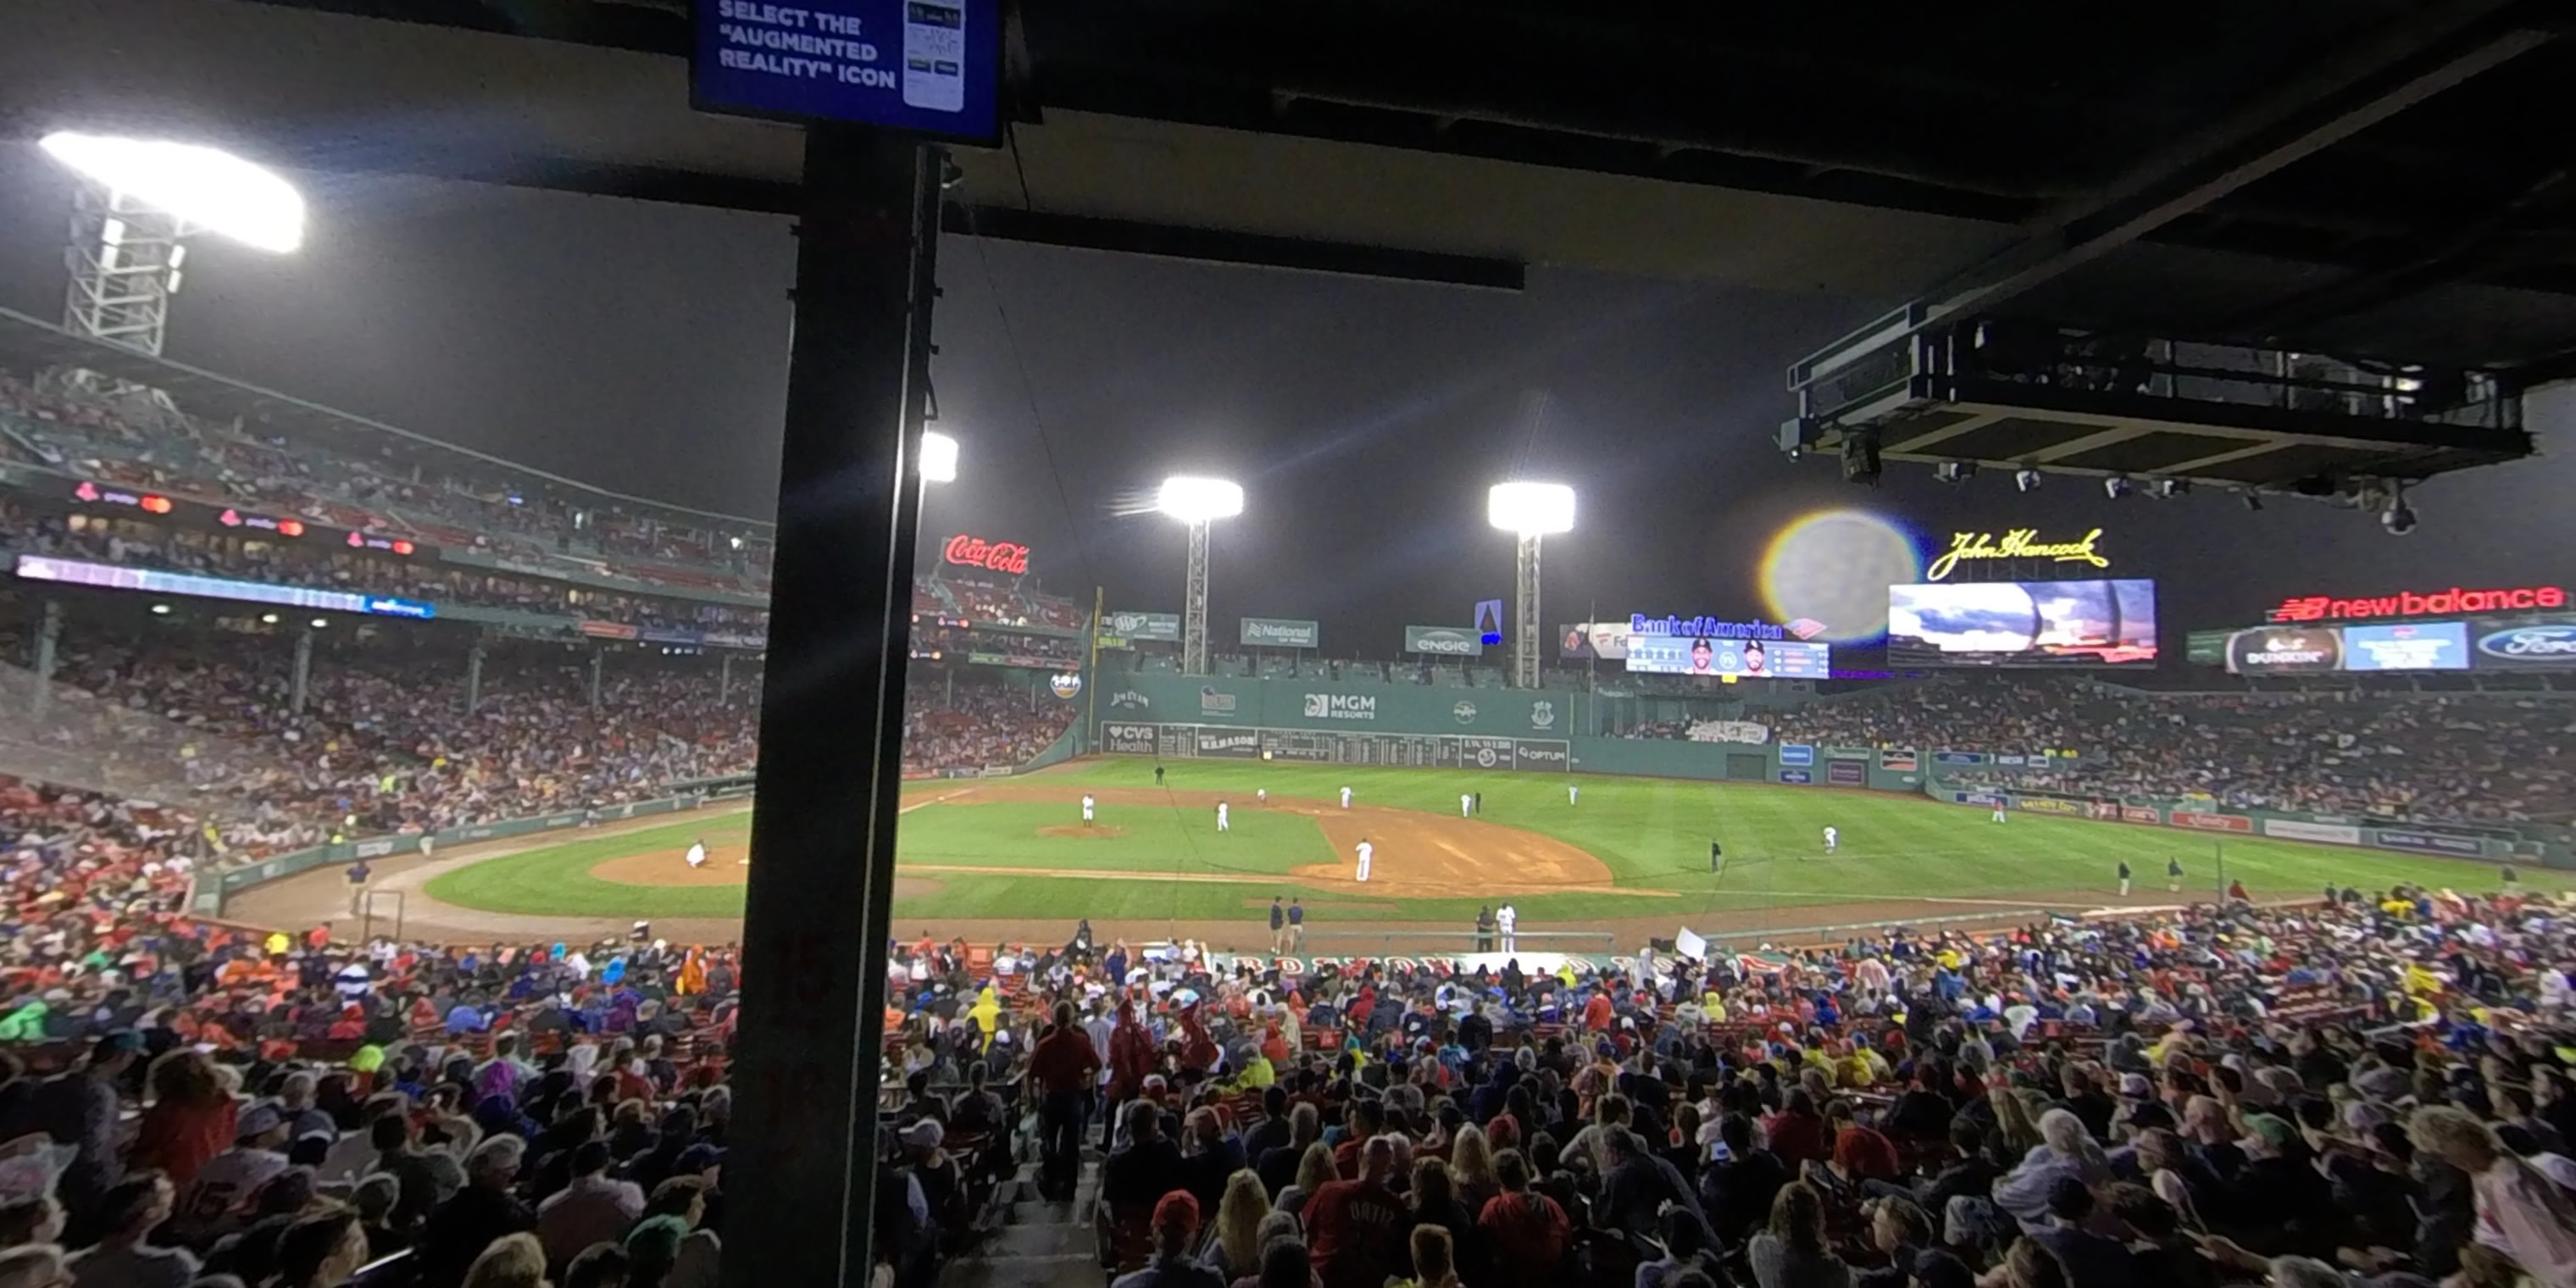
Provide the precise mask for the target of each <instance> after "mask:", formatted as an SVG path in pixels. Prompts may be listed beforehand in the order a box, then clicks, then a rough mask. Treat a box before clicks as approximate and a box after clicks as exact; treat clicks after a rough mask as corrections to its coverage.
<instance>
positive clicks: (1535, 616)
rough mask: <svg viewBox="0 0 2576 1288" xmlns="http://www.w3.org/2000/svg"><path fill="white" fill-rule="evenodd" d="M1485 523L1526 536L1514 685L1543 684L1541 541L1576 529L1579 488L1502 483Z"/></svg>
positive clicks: (1515, 575) (1517, 576) (1516, 564)
mask: <svg viewBox="0 0 2576 1288" xmlns="http://www.w3.org/2000/svg"><path fill="white" fill-rule="evenodd" d="M1485 522H1487V523H1490V524H1492V525H1494V526H1495V527H1497V528H1500V529H1502V530H1503V531H1505V532H1508V533H1511V534H1512V535H1513V536H1515V537H1518V538H1520V549H1519V554H1518V557H1517V558H1516V559H1515V560H1514V561H1513V568H1512V638H1511V645H1512V687H1514V688H1519V689H1535V688H1537V687H1538V683H1539V652H1538V647H1539V641H1540V640H1541V639H1542V638H1545V636H1544V635H1543V634H1542V633H1541V632H1540V630H1539V625H1538V623H1539V603H1538V547H1539V538H1541V537H1545V536H1550V535H1553V534H1556V533H1560V532H1572V531H1574V489H1573V488H1570V487H1567V486H1566V485H1564V484H1562V483H1497V484H1495V485H1494V487H1493V490H1492V491H1490V492H1487V493H1486V494H1485Z"/></svg>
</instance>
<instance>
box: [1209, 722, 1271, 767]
mask: <svg viewBox="0 0 2576 1288" xmlns="http://www.w3.org/2000/svg"><path fill="white" fill-rule="evenodd" d="M1199 754H1200V755H1202V756H1222V757H1225V758H1226V759H1229V760H1252V759H1255V758H1257V757H1259V756H1260V754H1261V734H1260V733H1259V732H1258V731H1256V730H1252V729H1201V730H1199Z"/></svg>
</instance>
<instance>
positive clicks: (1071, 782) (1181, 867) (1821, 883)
mask: <svg viewBox="0 0 2576 1288" xmlns="http://www.w3.org/2000/svg"><path fill="white" fill-rule="evenodd" d="M1166 768H1167V770H1168V780H1167V785H1168V786H1169V787H1170V788H1171V789H1173V790H1175V791H1187V792H1209V791H1214V792H1229V793H1235V794H1238V795H1240V796H1247V797H1248V796H1250V795H1251V794H1252V792H1253V791H1254V790H1255V789H1257V788H1266V789H1268V790H1269V792H1270V794H1271V796H1272V797H1273V798H1274V799H1276V798H1289V797H1303V798H1310V799H1315V800H1331V799H1333V798H1334V797H1335V795H1336V794H1337V792H1338V790H1339V789H1340V788H1341V787H1342V786H1344V785H1346V784H1347V785H1348V786H1349V787H1351V788H1352V790H1353V791H1354V793H1356V796H1357V799H1358V800H1359V801H1360V802H1362V803H1365V804H1369V805H1377V806H1389V807H1395V808H1405V809H1419V810H1423V811H1426V812H1430V813H1435V814H1441V815H1444V816H1445V815H1447V814H1448V813H1449V812H1450V811H1452V810H1455V809H1456V808H1457V802H1458V796H1459V794H1460V793H1462V792H1482V793H1484V796H1485V812H1484V820H1485V821H1486V822H1488V823H1493V824H1499V825H1502V826H1506V827H1516V828H1522V829H1525V830H1528V831H1531V832H1537V833H1541V834H1544V835H1547V836H1552V837H1556V838H1558V839H1561V840H1564V841H1567V842H1569V843H1571V844H1573V845H1576V846H1579V847H1581V848H1582V849H1584V850H1586V851H1589V852H1590V853H1592V854H1593V855H1595V856H1596V857H1598V858H1599V859H1600V860H1601V861H1602V862H1603V863H1604V864H1605V865H1607V866H1608V868H1609V869H1610V872H1611V874H1612V878H1613V881H1614V883H1615V884H1618V885H1622V886H1631V887H1639V888H1646V889H1658V890H1670V891H1673V892H1675V893H1676V894H1677V895H1678V896H1679V897H1677V898H1675V899H1672V900H1668V901H1665V900H1657V901H1648V900H1641V899H1635V898H1622V897H1618V896H1611V895H1599V894H1591V895H1585V894H1565V895H1531V896H1526V897H1518V898H1515V899H1514V900H1513V902H1514V903H1515V904H1516V905H1517V906H1518V907H1519V908H1520V910H1521V913H1522V915H1523V917H1524V918H1525V919H1526V920H1528V921H1530V922H1532V923H1537V922H1541V921H1548V922H1557V923H1560V924H1561V923H1564V922H1569V921H1599V920H1605V919H1609V918H1614V917H1617V918H1628V917H1638V916H1656V917H1662V916H1667V915H1669V916H1670V917H1672V918H1673V919H1674V920H1675V921H1676V922H1677V923H1678V922H1680V921H1683V920H1686V919H1687V918H1688V917H1690V916H1691V915H1692V914H1694V913H1697V912H1700V911H1703V910H1708V909H1744V908H1780V909H1783V910H1784V912H1783V914H1782V915H1783V918H1784V924H1787V923H1788V922H1796V921H1800V920H1814V919H1815V918H1814V917H1812V916H1809V917H1806V918H1803V919H1802V918H1799V917H1796V916H1793V915H1791V914H1790V913H1789V912H1787V911H1786V910H1789V909H1794V908H1797V907H1801V906H1813V905H1821V904H1831V903H1844V902H1852V901H1856V900H1868V899H1909V898H1923V897H1948V898H1985V897H1996V896H2018V895H2029V896H2034V897H2047V896H2055V897H2056V898H2058V899H2067V900H2076V901H2082V900H2089V899H2092V898H2095V897H2102V898H2105V899H2107V897H2108V896H2109V895H2110V893H2111V892H2112V891H2113V890H2115V889H2116V888H2117V881H2116V878H2115V876H2114V869H2115V866H2116V864H2117V863H2118V862H2119V861H2120V860H2122V859H2126V860H2127V861H2128V863H2129V865H2130V867H2131V868H2132V869H2134V870H2135V872H2136V875H2137V880H2138V889H2139V890H2140V892H2141V893H2142V894H2154V895H2161V894H2162V893H2163V886H2164V880H2165V877H2164V872H2165V861H2166V860H2167V858H2169V857H2171V858H2179V859H2180V860H2181V861H2182V864H2183V866H2184V869H2185V871H2186V874H2187V875H2186V878H2185V885H2184V890H2185V893H2186V894H2196V895H2201V896H2207V895H2209V894H2211V893H2213V892H2215V891H2216V890H2217V889H2218V888H2219V887H2220V885H2221V883H2222V882H2221V877H2220V866H2221V862H2222V855H2223V863H2224V870H2225V876H2226V878H2228V879H2237V880H2242V881H2244V882H2245V883H2246V885H2247V886H2248V887H2250V888H2251V889H2252V890H2253V891H2254V893H2255V894H2256V895H2257V896H2258V897H2286V896H2295V895H2305V894H2310V893H2313V892H2315V891H2318V890H2321V889H2323V888H2324V886H2325V885H2326V884H2327V882H2329V881H2332V882H2335V883H2337V884H2349V885H2355V886H2359V887H2361V888H2363V889H2373V888H2378V887H2384V886H2386V885H2388V884H2390V883H2391V882H2396V881H2417V882H2423V883H2426V884H2431V885H2437V886H2439V885H2459V886H2462V887H2466V888H2483V887H2485V886H2487V885H2489V884H2491V883H2492V880H2493V869H2492V868H2489V867H2487V866H2485V865H2482V864H2477V863H2472V862H2466V861H2460V860H2445V859H2432V858H2413V857H2407V856H2402V855H2395V854H2385V853H2379V852H2376V851H2367V850H2356V849H2350V848H2345V847H2340V846H2327V845H2311V844H2303V843H2299V842H2291V841H2278V840H2271V839H2267V838H2256V837H2227V838H2224V839H2223V840H2222V839H2221V838H2218V837H2215V836H2212V835H2209V834H2203V833H2193V832H2187V831H2182V830H2179V829H2169V828H2150V827H2131V826H2125V825H2120V824H2110V823H2096V822H2091V821H2088V820H2082V819H2066V818H2048V817H2041V816H2037V815H2029V814H2016V815H2014V816H2013V819H2012V821H2011V822H2010V823H2007V824H2003V825H2000V826H1999V825H1996V824H1994V823H1991V822H1989V821H1988V818H1987V813H1986V811H1984V810H1982V809H1975V808H1969V807H1964V806H1955V805H1941V804H1936V803H1934V802H1931V801H1929V800H1926V799H1923V798H1921V797H1913V796H1900V795H1894V794H1889V793H1875V792H1863V791H1837V790H1829V789H1824V788H1802V787H1779V786H1770V785H1766V784H1752V783H1709V782H1697V781H1688V780H1677V779H1654V778H1624V777H1577V778H1574V779H1572V780H1571V781H1573V782H1574V783H1576V784H1579V785H1580V787H1581V789H1582V800H1581V803H1580V804H1579V805H1569V804H1568V803H1567V802H1566V794H1565V789H1566V784H1567V782H1568V781H1569V780H1568V779H1565V778H1562V777H1558V776H1553V775H1531V774H1516V773H1505V772H1490V773H1488V772H1474V771H1455V770H1420V769H1379V768H1362V767H1338V766H1316V765H1282V764H1260V763H1250V762H1244V763H1236V762H1215V761H1176V762H1169V763H1168V764H1167V766H1166ZM1035 781H1039V782H1053V783H1063V784H1065V785H1066V786H1067V787H1069V788H1072V787H1079V786H1081V785H1085V784H1096V785H1101V786H1118V787H1151V786H1152V785H1153V766H1152V763H1151V762H1149V761H1143V760H1120V759H1111V760H1097V761H1087V762H1083V763H1081V764H1077V765H1074V766H1071V767H1069V768H1067V769H1065V770H1062V771H1059V772H1056V773H1050V774H1048V775H1046V776H1045V777H1043V778H1041V779H1037V780H1035ZM955 786H956V785H955V784H953V783H942V784H920V785H916V786H915V787H914V788H911V789H908V794H909V795H912V796H914V797H915V798H916V800H917V798H918V796H919V795H921V794H923V793H928V792H938V791H941V790H953V789H954V787H955ZM1100 821H1101V822H1102V823H1103V824H1105V825H1109V826H1114V827H1116V828H1119V829H1121V834H1120V835H1118V836H1114V837H1096V836H1070V837H1069V836H1043V835H1039V834H1038V833H1039V829H1040V828H1044V827H1057V826H1062V825H1066V824H1068V823H1077V822H1078V817H1077V816H1075V815H1073V814H1072V813H1071V811H1070V810H1069V808H1068V807H1067V806H1063V805H1048V804H1029V803H1005V802H987V803H980V804H979V803H971V802H962V801H961V802H958V803H955V804H949V803H944V802H943V803H939V804H928V805H922V806H921V807H920V808H914V809H911V810H909V812H907V813H906V814H905V815H904V817H903V821H902V824H901V832H900V833H899V848H900V853H901V855H902V858H903V860H904V861H905V862H909V863H923V864H939V865H942V866H951V867H954V866H971V867H978V868H990V869H992V872H991V874H990V875H986V874H982V873H961V872H953V871H945V872H937V873H926V874H922V875H924V876H927V877H928V878H930V880H931V881H933V882H935V883H936V885H935V887H934V888H927V889H925V890H924V891H922V892H920V893H914V894H909V895H907V896H906V897H904V898H902V899H899V900H897V902H896V905H895V913H894V915H895V918H896V920H897V921H898V922H902V921H909V920H913V919H921V920H925V921H929V920H942V919H950V918H960V917H1044V918H1055V919H1065V918H1071V917H1075V916H1087V917H1091V918H1094V919H1101V920H1106V919H1119V918H1135V919H1159V918H1178V919H1186V920H1210V919H1246V918H1250V917H1254V916H1257V915H1259V908H1260V906H1261V905H1263V904H1266V903H1267V902H1268V900H1269V899H1270V897H1271V896H1272V895H1274V894H1281V893H1290V894H1294V893H1299V892H1300V891H1299V888H1297V887H1293V886H1290V885H1287V884H1284V883H1282V882H1279V881H1277V880H1275V879H1273V878H1271V877H1269V876H1266V875H1264V874H1268V873H1277V872H1284V871H1285V870H1287V869H1288V868H1290V867H1292V866H1296V865H1299V864H1305V863H1317V862H1332V861H1336V860H1337V859H1338V858H1340V857H1341V856H1339V855H1337V854H1335V853H1334V852H1333V851H1332V849H1331V848H1330V847H1329V846H1328V845H1326V843H1325V842H1324V839H1323V836H1322V834H1321V832H1320V831H1319V830H1317V829H1316V827H1315V826H1314V823H1313V821H1312V820H1311V819H1309V818H1306V817H1303V816H1298V815H1290V814H1283V813H1267V812H1264V811H1260V810H1254V809H1238V810H1236V811H1235V812H1234V820H1233V829H1232V834H1231V835H1230V836H1228V837H1227V838H1226V841H1225V845H1224V849H1223V851H1222V858H1221V859H1220V858H1218V857H1216V856H1215V855H1214V854H1212V853H1211V851H1212V849H1213V847H1214V844H1215V837H1214V827H1215V821H1214V819H1213V817H1211V816H1210V815H1209V812H1208V811H1206V810H1204V809H1201V808H1198V807H1196V806H1190V807H1177V806H1176V807H1138V806H1123V805H1122V806H1103V808H1102V810H1101V816H1100ZM1827 825H1831V826H1833V827H1836V828H1838V829H1840V831H1841V841H1842V844H1841V847H1840V851H1839V853H1837V854H1836V855H1834V856H1833V857H1832V858H1830V859H1829V858H1827V857H1825V855H1824V853H1823V849H1824V846H1823V841H1822V831H1823V829H1824V828H1825V827H1826V826H1827ZM747 827H748V822H747V819H745V818H743V817H739V816H738V817H735V818H732V819H729V820H726V821H724V822H722V823H709V824H700V823H681V824H674V825H672V826H670V827H663V828H654V829H651V830H648V831H644V832H630V833H626V834H624V835H621V836H615V837H601V838H588V839H583V840H577V841H572V842H568V843H566V844H563V845H558V846H551V847H547V848H545V849H540V850H535V851H531V852H529V853H527V854H524V855H520V856H515V857H513V858H510V859H505V860H499V861H494V862H489V863H482V864H477V865H475V866H473V867H470V868H462V869H459V870H457V871H454V872H450V873H446V874H443V875H441V876H439V877H438V878H436V879H435V880H433V881H431V882H430V884H429V887H428V892H429V894H430V895H431V896H432V897H434V898H437V899H441V900H444V901H446V902H450V903H455V904H460V905H464V906H467V907H475V908H484V909H489V910H493V911H502V912H533V913H559V914H582V915H596V916H633V917H678V916H730V915H738V914H739V913H740V911H741V907H742V893H741V890H740V889H739V888H738V887H731V886H701V887H645V886H633V885H623V884H618V883H612V882H606V881H601V880H599V879H597V878H595V877H592V876H590V875H589V869H590V868H591V867H593V866H594V865H596V864H598V863H600V862H602V861H604V860H606V859H609V858H614V857H616V856H618V855H623V854H631V853H634V852H636V851H638V850H648V849H677V848H680V847H684V846H686V845H687V844H688V843H689V841H690V840H691V839H692V838H694V837H696V836H699V835H704V836H706V837H707V839H708V840H710V841H711V842H715V843H717V844H724V843H726V842H727V841H730V840H738V839H740V837H741V836H742V835H743V833H744V832H745V831H746V830H747ZM1712 838H1715V839H1716V840H1718V841H1720V842H1722V843H1723V844H1724V845H1725V848H1726V855H1727V870H1726V871H1725V873H1724V874H1723V875H1712V874H1711V873H1710V872H1709V871H1708V843H1709V841H1710V839H1712ZM1049 868H1099V869H1117V870H1124V871H1140V872H1141V871H1151V872H1158V873H1159V872H1170V873H1174V874H1184V873H1186V874H1193V875H1210V874H1213V875H1222V874H1224V873H1226V872H1230V871H1239V872H1242V873H1243V877H1244V879H1243V880H1242V881H1240V882H1209V881H1189V882H1179V881H1159V880H1156V881H1146V880H1134V879H1110V880H1100V879H1081V878H1072V877H1060V876H1044V875H1035V874H1034V873H1033V872H1031V871H1027V870H1034V869H1049ZM1015 870H1019V871H1015ZM2524 879H2525V880H2526V881H2527V882H2529V883H2531V884H2534V885H2538V886H2542V887H2544V888H2551V889H2555V888H2562V887H2563V886H2564V885H2565V884H2566V883H2565V881H2564V879H2563V878H2561V877H2559V876H2558V875H2557V874H2553V873H2544V872H2536V871H2526V873H2525V877H2524ZM1304 893H1306V894H1308V895H1309V896H1310V902H1311V901H1312V896H1313V895H1314V892H1313V891H1305V892H1304ZM1328 898H1330V899H1332V900H1333V902H1334V905H1335V906H1334V907H1333V910H1332V911H1331V912H1330V913H1329V918H1330V920H1332V921H1334V922H1347V921H1415V920H1430V921H1444V922H1449V923H1452V924H1461V923H1464V922H1465V921H1467V920H1469V919H1472V918H1473V917H1474V916H1475V913H1476V910H1477V908H1478V906H1479V903H1480V901H1479V900H1476V899H1405V900H1376V899H1372V900H1365V901H1352V900H1349V899H1347V898H1346V897H1342V896H1328Z"/></svg>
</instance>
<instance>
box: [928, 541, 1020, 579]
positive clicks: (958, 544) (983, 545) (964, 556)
mask: <svg viewBox="0 0 2576 1288" xmlns="http://www.w3.org/2000/svg"><path fill="white" fill-rule="evenodd" d="M941 553H942V555H943V556H944V557H945V558H946V559H947V560H948V562H950V563H953V564H956V565H957V566H959V567H961V568H982V569H984V570H985V571H987V572H1006V573H1009V574H1011V575H1012V576H1014V577H1021V576H1026V575H1027V574H1028V571H1029V548H1028V547H1027V546H1024V545H1020V544H1017V543H1016V542H1010V541H986V540H985V539H983V538H982V537H975V536H968V535H967V534H965V533H963V532H961V533H958V534H957V535H956V536H953V537H950V538H949V539H948V545H947V546H946V547H945V548H944V549H943V550H942V551H941Z"/></svg>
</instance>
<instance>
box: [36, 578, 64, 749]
mask: <svg viewBox="0 0 2576 1288" xmlns="http://www.w3.org/2000/svg"><path fill="white" fill-rule="evenodd" d="M62 647H63V601H61V600H59V599H48V600H46V601H45V619H44V622H43V624H41V625H39V626H38V627H37V628H36V687H35V690H34V692H33V693H32V694H31V695H30V696H29V698H28V708H29V713H30V714H31V715H32V716H33V717H34V718H35V719H38V720H42V719H44V718H45V713H46V712H48V711H51V710H53V709H54V668H55V666H56V665H57V664H58V661H59V659H60V658H61V656H62Z"/></svg>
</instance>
